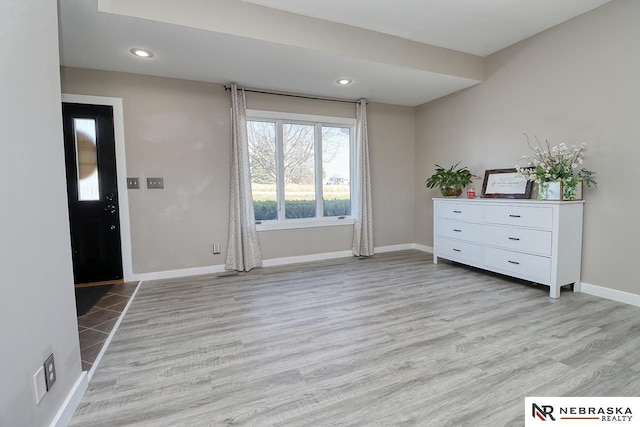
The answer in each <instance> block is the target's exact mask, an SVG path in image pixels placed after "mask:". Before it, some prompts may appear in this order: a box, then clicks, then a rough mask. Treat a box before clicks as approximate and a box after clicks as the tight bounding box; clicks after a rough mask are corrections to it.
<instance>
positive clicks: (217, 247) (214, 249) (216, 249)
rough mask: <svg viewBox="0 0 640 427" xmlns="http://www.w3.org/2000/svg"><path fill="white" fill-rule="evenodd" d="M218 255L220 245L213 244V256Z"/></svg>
mask: <svg viewBox="0 0 640 427" xmlns="http://www.w3.org/2000/svg"><path fill="white" fill-rule="evenodd" d="M219 253H220V243H214V244H213V254H214V255H218V254H219Z"/></svg>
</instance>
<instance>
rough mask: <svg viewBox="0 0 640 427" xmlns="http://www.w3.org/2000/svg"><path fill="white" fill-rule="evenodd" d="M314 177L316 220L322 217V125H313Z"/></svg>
mask: <svg viewBox="0 0 640 427" xmlns="http://www.w3.org/2000/svg"><path fill="white" fill-rule="evenodd" d="M314 143H315V144H314V156H315V159H314V161H315V169H316V170H315V172H316V174H315V176H316V218H323V217H324V203H323V195H322V123H316V124H315V138H314Z"/></svg>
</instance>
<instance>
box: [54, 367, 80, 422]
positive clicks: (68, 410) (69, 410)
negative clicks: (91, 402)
mask: <svg viewBox="0 0 640 427" xmlns="http://www.w3.org/2000/svg"><path fill="white" fill-rule="evenodd" d="M88 386H89V380H88V379H87V373H86V372H82V373H81V374H80V377H79V378H78V380H77V381H76V383H75V384H74V385H73V387H72V388H71V391H70V392H69V394H68V395H67V398H66V399H65V400H64V402H63V403H62V406H61V407H60V410H59V411H58V413H57V414H56V416H55V418H54V419H53V421H51V424H50V427H66V426H68V425H69V422H70V421H71V417H73V413H74V412H75V411H76V408H77V407H78V405H79V404H80V401H81V400H82V396H84V393H85V391H87V387H88Z"/></svg>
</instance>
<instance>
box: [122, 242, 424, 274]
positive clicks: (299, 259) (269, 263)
mask: <svg viewBox="0 0 640 427" xmlns="http://www.w3.org/2000/svg"><path fill="white" fill-rule="evenodd" d="M410 249H415V250H418V251H422V252H427V253H433V248H432V247H431V246H425V245H420V244H417V243H404V244H400V245H389V246H378V247H376V248H375V249H374V251H375V253H377V254H378V253H380V254H381V253H385V252H397V251H406V250H410ZM350 256H353V254H352V253H351V251H337V252H324V253H319V254H310V255H300V256H292V257H282V258H271V259H265V260H263V261H262V266H263V267H274V266H277V265H287V264H300V263H303V262H313V261H324V260H328V259H336V258H348V257H350ZM224 271H227V270H226V269H225V267H224V265H223V264H221V265H211V266H207V267H195V268H183V269H180V270H166V271H156V272H152V273H136V274H134V275H133V277H132V280H138V281H149V280H162V279H175V278H179V277H188V276H199V275H202V274H217V273H222V272H224Z"/></svg>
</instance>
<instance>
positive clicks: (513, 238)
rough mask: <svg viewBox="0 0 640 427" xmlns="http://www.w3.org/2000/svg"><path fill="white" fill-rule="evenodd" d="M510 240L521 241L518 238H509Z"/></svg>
mask: <svg viewBox="0 0 640 427" xmlns="http://www.w3.org/2000/svg"><path fill="white" fill-rule="evenodd" d="M509 240H520V239H519V238H517V237H509Z"/></svg>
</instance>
